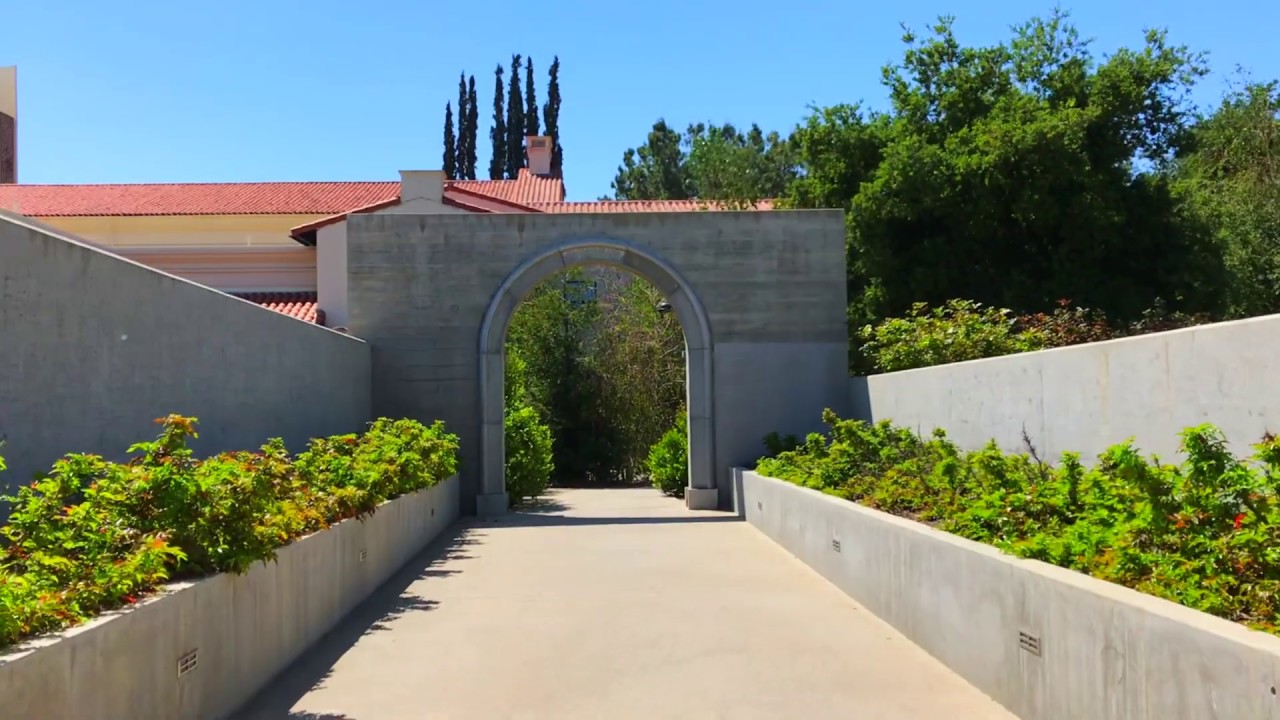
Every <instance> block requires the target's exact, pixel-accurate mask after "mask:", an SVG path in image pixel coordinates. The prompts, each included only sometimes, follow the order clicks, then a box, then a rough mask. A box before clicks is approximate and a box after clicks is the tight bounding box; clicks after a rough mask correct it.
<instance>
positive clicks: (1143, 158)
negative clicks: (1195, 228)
mask: <svg viewBox="0 0 1280 720" xmlns="http://www.w3.org/2000/svg"><path fill="white" fill-rule="evenodd" d="M903 41H904V43H905V45H906V50H905V52H904V55H903V58H902V60H901V61H899V62H898V63H896V64H892V65H889V66H888V67H886V68H884V70H883V82H884V84H885V86H886V87H887V88H888V90H889V95H890V100H891V108H890V110H889V112H888V113H886V114H884V115H876V114H872V115H869V116H863V115H862V113H861V112H860V111H859V110H858V109H857V108H856V107H855V106H838V107H835V108H827V109H821V110H818V111H816V112H814V113H813V115H811V116H810V117H809V118H808V120H807V121H806V122H805V124H804V125H803V126H801V127H800V128H799V129H798V130H797V133H796V137H795V144H796V147H797V149H798V150H797V151H798V153H799V156H800V160H801V162H802V163H803V166H804V169H805V172H804V179H802V180H801V181H799V182H798V183H796V184H795V185H794V186H793V188H792V190H791V192H790V193H789V195H788V199H789V200H790V201H791V202H792V203H794V204H795V205H798V206H805V207H812V206H830V207H846V208H848V209H850V211H851V212H850V213H849V215H848V223H849V245H850V248H849V252H850V270H851V285H852V287H851V303H852V304H851V308H850V314H851V319H852V320H853V321H855V322H866V321H870V320H872V319H875V318H879V317H884V316H886V315H890V314H900V313H902V312H904V311H905V310H907V309H908V308H910V307H911V306H912V304H913V303H915V302H920V301H923V302H928V303H930V304H941V303H943V302H945V301H947V300H949V299H952V298H968V299H973V300H978V301H981V302H983V303H987V304H993V305H998V306H1001V307H1009V308H1012V309H1014V310H1016V311H1019V312H1022V311H1035V310H1041V309H1045V308H1048V307H1051V306H1052V304H1053V303H1054V302H1055V301H1056V300H1058V299H1060V298H1070V299H1071V300H1072V301H1073V302H1075V303H1078V304H1082V305H1086V306H1088V307H1094V308H1098V309H1100V310H1103V311H1105V312H1107V313H1108V314H1109V315H1113V316H1117V317H1132V316H1134V315H1137V314H1138V313H1140V312H1141V311H1142V310H1143V309H1145V308H1147V307H1149V306H1150V305H1151V304H1152V303H1153V301H1154V300H1155V299H1157V298H1164V299H1165V300H1167V301H1168V302H1169V303H1170V305H1171V306H1172V307H1173V308H1174V309H1190V310H1207V309H1213V308H1216V307H1217V306H1218V304H1219V303H1220V292H1219V289H1220V287H1221V285H1220V275H1219V274H1217V268H1218V265H1219V263H1218V262H1217V259H1216V256H1215V253H1214V249H1213V248H1212V247H1211V246H1210V244H1208V243H1205V242H1203V240H1202V238H1201V237H1200V236H1199V235H1198V234H1197V233H1195V232H1191V231H1190V230H1189V229H1188V228H1187V226H1186V225H1185V224H1184V223H1181V222H1179V220H1178V217H1177V215H1178V214H1177V212H1176V203H1175V200H1174V199H1173V197H1172V194H1171V192H1170V188H1169V183H1168V182H1167V179H1166V178H1165V176H1164V175H1163V174H1162V173H1161V172H1160V170H1161V169H1162V168H1163V167H1165V166H1167V165H1168V164H1169V163H1170V162H1171V161H1172V159H1173V157H1174V155H1175V153H1176V152H1178V151H1179V149H1180V148H1182V147H1183V146H1184V145H1185V143H1186V141H1187V139H1188V131H1189V125H1190V121H1191V119H1192V115H1191V113H1192V108H1191V106H1190V103H1189V101H1188V92H1189V90H1190V88H1191V87H1192V85H1193V83H1194V82H1195V81H1196V79H1197V78H1199V77H1200V76H1201V75H1202V74H1203V73H1204V72H1205V70H1204V66H1203V64H1202V61H1201V58H1200V57H1199V56H1198V55H1195V54H1194V53H1192V52H1190V51H1189V50H1187V49H1186V48H1184V47H1179V46H1174V45H1171V44H1169V42H1168V40H1167V38H1166V36H1165V34H1164V33H1163V32H1157V31H1152V32H1149V33H1147V35H1146V38H1145V43H1144V45H1143V47H1142V48H1140V49H1138V50H1131V49H1121V50H1119V51H1117V52H1115V53H1114V54H1112V55H1111V56H1109V57H1107V58H1105V59H1102V60H1099V59H1097V58H1095V57H1094V56H1093V54H1092V53H1091V51H1090V50H1089V43H1088V42H1087V41H1085V40H1082V39H1081V38H1080V36H1079V33H1078V31H1077V30H1076V28H1075V27H1074V26H1073V25H1072V24H1071V23H1070V22H1069V19H1068V17H1067V16H1066V14H1065V13H1062V12H1055V13H1053V14H1052V15H1051V16H1049V17H1048V18H1047V19H1033V20H1031V21H1029V22H1027V23H1025V24H1023V25H1022V26H1019V27H1017V28H1015V30H1014V36H1013V38H1012V39H1011V40H1010V41H1008V42H1005V43H1000V44H996V45H992V46H988V47H965V46H962V45H961V44H960V43H959V41H958V40H957V39H956V37H955V35H954V33H953V31H952V21H951V19H950V18H943V19H942V20H941V21H939V22H938V24H936V25H935V26H934V27H933V28H931V32H930V34H929V35H928V36H926V37H924V38H920V37H917V36H916V35H914V34H912V33H910V32H907V33H906V34H905V35H904V37H903Z"/></svg>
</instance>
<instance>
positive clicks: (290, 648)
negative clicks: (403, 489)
mask: <svg viewBox="0 0 1280 720" xmlns="http://www.w3.org/2000/svg"><path fill="white" fill-rule="evenodd" d="M458 487H459V483H458V479H457V477H453V478H450V479H448V480H446V481H445V482H443V483H441V484H439V485H436V486H435V487H432V488H429V489H427V490H422V491H419V492H417V493H414V494H412V495H406V496H404V497H401V498H397V499H395V500H392V501H390V502H388V503H386V504H384V505H383V506H382V507H380V508H379V509H378V511H377V512H376V513H374V514H373V515H372V516H371V517H369V518H366V519H365V520H364V521H360V520H347V521H345V522H342V523H339V524H338V525H335V526H334V527H332V528H330V529H329V530H325V531H323V532H320V533H317V534H315V535H311V536H309V537H307V538H304V539H302V540H299V541H297V542H295V543H293V544H291V545H288V546H286V547H284V548H281V549H280V551H279V556H278V560H277V562H275V563H270V564H262V563H258V564H256V565H254V566H253V568H252V569H251V570H250V571H249V572H248V573H246V574H244V575H229V574H223V575H216V576H214V577H211V578H207V579H204V580H201V581H198V582H195V583H187V584H177V585H174V586H172V588H171V589H170V590H169V591H168V592H167V593H165V594H163V595H160V596H158V597H156V598H153V599H150V600H147V601H145V602H143V603H142V604H140V605H138V606H137V607H134V608H131V609H129V610H126V611H123V612H119V613H112V614H109V615H106V616H104V617H101V618H98V619H96V620H94V621H93V622H90V623H88V624H86V625H84V626H81V627H78V628H75V629H73V630H70V631H67V632H65V633H63V634H61V635H57V636H52V637H49V638H42V639H40V640H38V641H35V642H34V643H32V644H31V646H30V647H25V648H23V649H22V650H21V651H19V652H15V653H11V654H9V655H4V656H0V717H6V718H9V717H12V718H40V720H136V719H138V718H165V720H187V719H193V720H194V719H197V718H198V719H202V720H203V719H205V718H221V717H225V716H226V715H227V714H229V713H231V712H233V711H234V710H235V709H237V708H238V707H240V706H241V705H242V704H244V703H245V702H247V701H248V700H249V699H250V698H251V697H253V695H254V693H256V692H257V691H258V690H259V689H260V688H261V687H262V686H263V685H265V684H266V683H267V682H268V681H270V680H271V678H272V677H274V676H275V675H276V674H277V673H278V672H280V671H282V670H284V669H285V668H286V667H287V666H288V665H289V664H290V663H291V662H292V661H293V660H294V659H295V658H297V657H298V656H299V654H301V653H302V652H303V651H304V650H306V649H307V648H308V647H310V646H311V645H312V644H313V643H314V642H316V641H317V640H318V639H320V637H321V636H322V635H323V634H324V633H325V632H326V631H328V630H329V629H331V628H332V627H333V626H334V625H335V624H337V622H338V621H339V620H341V619H342V618H343V616H345V615H346V614H347V613H348V612H350V611H351V610H352V609H353V608H355V606H356V605H358V604H359V603H360V601H361V600H363V599H364V598H366V597H368V595H369V594H370V593H372V592H373V591H374V590H375V589H377V587H378V586H379V585H381V584H382V583H383V582H384V581H386V580H387V579H388V578H389V577H390V576H391V575H392V573H394V572H395V571H396V570H398V569H399V568H400V567H402V566H403V565H404V564H405V563H406V562H407V561H408V560H410V559H411V558H412V557H413V556H414V555H415V554H416V553H418V552H419V551H421V550H422V549H423V548H424V547H425V546H426V545H427V544H428V543H429V542H430V541H431V540H432V539H433V538H435V537H436V536H437V535H439V534H440V532H441V531H443V530H444V529H445V528H447V527H448V526H449V525H450V524H452V523H453V521H454V520H455V519H456V518H457V517H458V509H459V507H460V502H461V498H460V497H459V493H458ZM362 551H365V552H366V557H365V558H364V559H361V552H362ZM192 652H195V653H196V661H197V662H196V666H195V669H194V670H192V671H190V672H188V673H186V674H185V675H182V676H181V677H179V675H178V667H179V663H180V659H181V658H183V657H184V656H187V655H188V654H189V653H192Z"/></svg>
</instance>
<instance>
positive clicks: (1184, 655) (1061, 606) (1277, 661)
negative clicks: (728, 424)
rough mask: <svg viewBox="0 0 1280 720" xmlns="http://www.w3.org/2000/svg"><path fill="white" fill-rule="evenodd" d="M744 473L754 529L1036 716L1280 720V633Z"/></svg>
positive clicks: (1040, 719) (1048, 719)
mask: <svg viewBox="0 0 1280 720" xmlns="http://www.w3.org/2000/svg"><path fill="white" fill-rule="evenodd" d="M735 472H736V473H739V474H740V476H741V488H742V490H741V492H742V497H741V505H742V508H743V511H744V514H745V515H746V518H747V520H748V522H750V523H751V524H752V525H754V526H756V527H757V528H759V529H760V530H761V531H763V532H764V534H765V535H767V536H769V537H770V538H772V539H773V540H774V541H776V542H777V543H778V544H779V545H781V546H782V548H785V549H786V550H787V551H789V552H791V553H793V554H794V555H795V556H796V557H797V558H799V560H801V561H803V562H804V563H805V564H806V565H808V566H809V567H811V568H813V569H814V570H816V571H817V572H818V573H820V574H821V575H822V576H824V577H826V578H827V579H828V580H830V581H831V582H832V583H834V584H835V585H836V586H837V587H839V588H840V589H842V590H843V591H844V592H846V593H848V595H849V596H850V597H851V598H853V599H854V600H856V601H857V602H859V603H861V604H862V605H863V606H864V607H865V608H866V610H867V611H869V612H873V613H875V614H876V615H878V616H879V617H881V618H883V619H884V620H885V621H887V622H888V623H890V624H891V625H893V626H894V627H896V628H897V629H898V630H900V631H902V633H903V634H904V635H905V636H906V637H907V638H908V639H910V640H911V641H912V642H914V643H917V644H918V645H919V646H920V647H921V648H923V649H924V650H927V651H928V652H929V653H931V654H932V655H933V656H934V657H936V658H937V659H938V660H940V661H942V662H943V663H945V664H946V665H947V666H948V667H950V668H952V669H954V670H955V671H956V672H957V673H959V674H960V675H962V676H964V677H965V678H966V679H967V680H968V681H969V682H971V683H973V685H974V686H975V687H977V688H978V689H980V690H982V691H984V692H986V693H988V694H989V695H990V696H991V697H993V698H995V699H996V700H998V701H1000V702H1001V703H1003V704H1004V705H1005V706H1006V707H1008V708H1009V709H1010V710H1012V711H1013V712H1015V713H1017V714H1018V715H1019V716H1020V717H1022V718H1025V719H1026V720H1058V719H1061V720H1077V719H1081V720H1084V719H1087V720H1109V719H1114V720H1245V719H1246V718H1247V719H1248V720H1260V719H1262V718H1280V697H1277V694H1276V693H1277V683H1278V682H1280V677H1278V676H1280V638H1277V637H1275V636H1273V635H1268V634H1264V633H1260V632H1254V631H1251V630H1248V629H1246V628H1245V627H1243V626H1241V625H1237V624H1235V623H1232V622H1228V621H1226V620H1222V619H1220V618H1216V617H1213V616H1210V615H1206V614H1204V613H1201V612H1197V611H1194V610H1190V609H1188V608H1185V607H1182V606H1180V605H1176V604H1174V603H1170V602H1166V601H1164V600H1159V599H1157V598H1154V597H1151V596H1149V595H1143V594H1142V593H1138V592H1135V591H1133V590H1129V589H1127V588H1124V587H1121V586H1119V585H1113V584H1111V583H1107V582H1103V581H1101V580H1096V579H1094V578H1090V577H1087V576H1085V575H1081V574H1079V573H1075V572H1071V571H1069V570H1064V569H1062V568H1058V567H1054V566H1051V565H1046V564H1044V563H1040V562H1035V561H1030V560H1020V559H1018V558H1014V557H1012V556H1009V555H1004V554H1002V553H1000V552H999V551H998V550H996V549H995V548H992V547H989V546H987V545H983V544H981V543H976V542H971V541H969V540H965V539H963V538H959V537H956V536H954V535H951V534H948V533H943V532H939V531H937V530H934V529H932V528H930V527H928V526H926V525H923V524H921V523H916V522H912V521H910V520H906V519H903V518H899V517H895V516H892V515H888V514H885V513H882V512H878V511H875V510H871V509H868V508H865V507H862V506H861V505H857V504H855V503H850V502H847V501H845V500H841V499H839V498H835V497H832V496H829V495H824V494H822V493H820V492H817V491H815V490H809V489H806V488H802V487H799V486H796V485H793V484H791V483H787V482H783V481H781V480H775V479H772V478H766V477H761V476H760V475H758V474H756V473H754V472H749V471H735ZM1019 633H1027V634H1028V635H1029V636H1031V637H1032V638H1035V639H1038V640H1039V647H1040V652H1039V654H1036V653H1034V652H1031V651H1029V650H1024V649H1022V645H1021V638H1020V635H1019ZM885 717H892V716H891V715H886V716H885ZM955 717H967V716H966V715H963V714H959V715H956V716H955Z"/></svg>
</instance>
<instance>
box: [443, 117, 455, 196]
mask: <svg viewBox="0 0 1280 720" xmlns="http://www.w3.org/2000/svg"><path fill="white" fill-rule="evenodd" d="M444 176H445V177H447V178H449V179H450V180H452V179H454V178H456V177H457V176H458V147H457V138H455V137H454V135H453V106H452V105H451V104H450V103H445V104H444Z"/></svg>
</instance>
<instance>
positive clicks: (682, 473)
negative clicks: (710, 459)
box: [648, 412, 689, 498]
mask: <svg viewBox="0 0 1280 720" xmlns="http://www.w3.org/2000/svg"><path fill="white" fill-rule="evenodd" d="M648 466H649V481H650V482H652V483H653V486H654V487H656V488H658V489H659V490H661V491H662V492H663V493H664V494H666V495H670V496H672V497H678V498H682V497H684V488H685V486H686V485H688V484H689V422H688V416H687V415H686V413H684V412H681V413H680V414H679V415H678V416H677V418H676V426H675V427H673V428H671V429H670V430H668V431H667V432H666V433H664V434H663V435H662V437H661V438H659V439H658V442H656V443H654V445H653V447H651V448H649V458H648Z"/></svg>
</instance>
